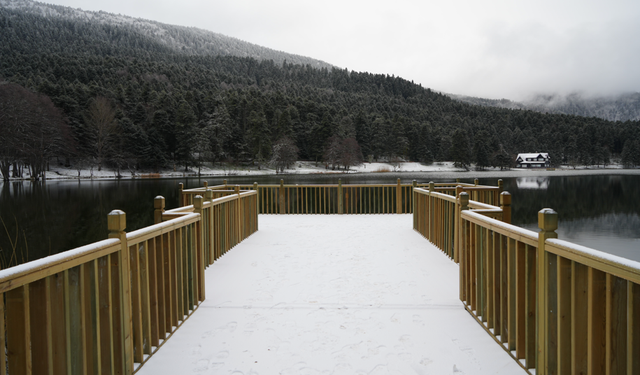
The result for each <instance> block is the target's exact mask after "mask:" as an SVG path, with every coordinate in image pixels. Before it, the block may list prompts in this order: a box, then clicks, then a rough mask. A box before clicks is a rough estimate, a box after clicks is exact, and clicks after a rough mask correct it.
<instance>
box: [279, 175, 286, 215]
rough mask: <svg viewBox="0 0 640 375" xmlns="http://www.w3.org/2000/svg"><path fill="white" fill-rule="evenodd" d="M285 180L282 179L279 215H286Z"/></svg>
mask: <svg viewBox="0 0 640 375" xmlns="http://www.w3.org/2000/svg"><path fill="white" fill-rule="evenodd" d="M284 195H285V194H284V180H283V179H280V190H279V191H278V211H280V212H278V213H279V214H281V215H283V214H284V209H285V204H284Z"/></svg>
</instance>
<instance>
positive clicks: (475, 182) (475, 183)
mask: <svg viewBox="0 0 640 375" xmlns="http://www.w3.org/2000/svg"><path fill="white" fill-rule="evenodd" d="M473 184H474V185H476V186H478V185H479V184H480V180H478V179H477V178H476V179H474V180H473Z"/></svg>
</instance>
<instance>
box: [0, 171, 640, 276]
mask: <svg viewBox="0 0 640 375" xmlns="http://www.w3.org/2000/svg"><path fill="white" fill-rule="evenodd" d="M479 175H480V176H481V175H482V174H481V173H479ZM280 178H281V177H280V176H273V175H271V176H258V177H256V176H252V177H227V179H228V181H229V183H230V184H235V183H240V184H246V183H253V182H258V183H260V184H276V183H279V181H280ZM338 178H341V179H342V182H343V183H344V184H347V183H395V182H396V180H397V178H401V180H402V182H403V183H410V182H411V181H412V180H414V179H415V180H417V181H418V182H428V181H430V180H433V181H436V182H439V181H452V179H447V180H444V179H439V178H434V177H433V176H430V175H427V174H425V173H400V174H392V173H383V174H351V175H342V176H336V175H287V176H285V177H284V179H285V182H286V183H299V184H304V183H337V182H338ZM223 179H224V177H216V178H211V177H209V178H202V179H197V178H189V179H186V178H181V179H155V180H153V179H136V180H121V181H114V180H93V181H88V180H81V181H77V180H66V181H47V182H45V183H32V182H29V181H21V182H9V183H0V218H1V219H2V221H0V258H1V259H2V262H3V265H5V266H6V265H7V264H8V263H9V262H11V263H15V259H16V258H17V259H18V260H19V262H22V261H23V260H27V259H30V260H33V259H37V258H40V257H43V256H47V255H50V254H54V253H57V252H60V251H64V250H68V249H72V248H75V247H78V246H82V245H85V244H88V243H91V242H95V241H98V240H102V239H104V238H106V237H107V214H108V213H109V212H110V211H111V210H113V209H121V210H123V211H125V212H126V213H127V231H132V230H135V229H139V228H142V227H145V226H147V225H150V224H152V223H153V199H154V197H155V196H157V195H162V196H164V197H165V198H166V202H167V208H173V207H176V205H177V201H178V183H180V182H182V183H184V184H185V188H191V187H198V186H202V183H203V181H208V182H209V184H210V185H216V184H220V183H222V180H223ZM502 179H503V181H504V187H505V190H506V191H509V192H510V193H511V194H512V196H513V211H512V212H513V223H514V224H517V225H520V226H523V227H525V228H527V229H532V230H535V231H537V222H536V221H537V212H538V211H539V210H540V209H542V208H545V207H550V208H553V209H555V210H556V211H557V212H558V215H559V221H560V224H559V230H558V234H559V237H560V238H562V239H565V240H568V241H571V242H575V243H579V244H581V245H584V246H588V247H592V248H596V249H599V250H603V251H607V252H610V253H613V254H616V255H620V256H624V257H628V258H631V259H635V260H639V261H640V216H639V215H640V176H638V175H608V176H571V177H538V178H535V177H533V178H532V177H527V178H502ZM461 181H463V182H472V180H471V179H461ZM480 183H481V184H487V185H494V186H495V185H496V184H497V178H487V179H482V178H481V179H480ZM14 249H15V251H14ZM12 259H13V260H12Z"/></svg>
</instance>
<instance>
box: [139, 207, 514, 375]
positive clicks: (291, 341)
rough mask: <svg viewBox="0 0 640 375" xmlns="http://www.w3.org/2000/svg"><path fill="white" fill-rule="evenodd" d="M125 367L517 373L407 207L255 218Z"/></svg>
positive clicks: (154, 370) (453, 267)
mask: <svg viewBox="0 0 640 375" xmlns="http://www.w3.org/2000/svg"><path fill="white" fill-rule="evenodd" d="M205 279H206V293H207V295H206V300H205V301H204V302H202V303H201V304H200V306H199V308H198V309H197V310H196V311H195V312H194V314H193V315H192V316H191V317H190V318H189V319H187V320H186V321H185V322H184V323H183V325H182V326H181V327H180V329H178V330H177V331H176V332H175V333H174V334H173V336H172V337H171V338H170V339H169V340H166V342H165V343H164V345H163V346H162V347H161V348H160V349H159V350H158V352H157V353H156V354H155V355H153V356H152V357H151V358H150V359H149V361H148V362H146V363H145V364H144V366H142V368H140V369H139V371H138V372H137V374H154V375H156V374H187V373H207V374H465V373H466V374H525V373H526V372H525V371H524V370H523V369H522V368H521V367H520V366H519V365H518V363H516V362H515V361H514V360H513V359H512V358H511V357H510V356H509V355H508V354H507V353H506V352H505V351H504V350H503V349H502V348H501V347H500V345H499V344H497V343H496V342H495V341H494V340H493V338H492V337H491V336H490V335H488V334H487V333H486V332H485V330H484V328H483V327H482V326H480V325H479V324H478V323H477V321H476V320H475V319H474V318H473V317H472V316H471V315H470V314H469V313H468V312H467V311H466V310H465V308H464V307H463V304H462V302H461V301H460V299H459V286H458V282H459V273H458V265H457V264H456V263H454V262H452V261H451V260H450V259H449V258H447V257H446V255H445V254H443V253H442V252H441V251H440V250H438V249H437V248H436V247H434V246H432V245H431V244H430V243H429V242H428V241H427V240H425V239H424V238H423V237H422V236H421V235H420V234H419V233H417V232H415V231H414V230H413V229H412V216H411V215H358V216H357V217H354V216H350V215H304V216H300V215H261V216H260V230H259V231H258V232H256V233H255V234H253V235H252V236H251V237H249V238H248V239H246V240H245V241H243V242H242V243H241V244H239V245H238V246H236V247H235V248H234V249H233V250H231V251H230V252H229V253H227V254H226V255H224V256H223V257H222V258H220V259H219V260H217V261H216V262H215V263H214V264H213V265H211V266H209V268H208V269H207V270H206V278H205Z"/></svg>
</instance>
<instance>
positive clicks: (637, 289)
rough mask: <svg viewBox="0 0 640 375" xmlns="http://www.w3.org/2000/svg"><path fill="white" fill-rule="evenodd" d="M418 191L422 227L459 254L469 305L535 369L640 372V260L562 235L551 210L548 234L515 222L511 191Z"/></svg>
mask: <svg viewBox="0 0 640 375" xmlns="http://www.w3.org/2000/svg"><path fill="white" fill-rule="evenodd" d="M414 195H415V197H414V199H415V202H416V210H415V211H414V212H415V213H414V228H415V229H416V230H417V231H419V232H420V233H422V234H423V235H425V237H427V238H429V239H430V241H431V242H433V243H434V244H435V245H436V246H438V247H439V248H440V249H441V250H443V251H444V252H445V253H447V254H448V255H449V256H451V251H452V250H451V249H454V250H453V251H454V252H455V251H456V250H457V251H458V253H454V256H451V257H452V258H454V259H456V258H455V255H457V261H459V264H460V299H461V300H462V301H463V303H464V306H465V308H466V309H467V310H468V311H469V312H470V313H471V314H472V316H474V317H475V318H476V319H477V320H478V322H479V323H481V324H482V325H483V327H485V329H486V330H487V332H488V333H489V334H490V335H491V336H492V337H493V338H494V339H495V340H496V341H497V342H498V343H500V344H501V345H502V346H503V348H504V349H505V350H506V351H507V352H508V353H509V354H510V355H511V356H512V357H513V358H514V359H515V360H517V361H518V363H520V364H521V365H522V367H523V368H525V369H526V370H527V371H528V372H529V373H532V374H533V373H535V374H638V373H640V356H638V353H640V286H639V285H638V284H639V283H640V263H638V262H635V261H630V260H626V259H623V258H619V257H617V256H614V255H610V254H606V253H603V252H600V251H598V250H594V249H589V248H586V247H583V246H578V245H575V244H572V243H569V242H567V241H562V240H558V239H557V234H556V233H555V230H556V229H557V222H558V221H557V214H556V213H555V212H554V211H553V210H551V209H543V210H541V211H540V212H539V213H538V226H539V228H540V232H533V231H529V230H525V229H522V228H520V227H517V226H514V225H511V224H509V222H510V211H509V209H508V204H506V203H509V204H510V196H508V193H502V195H501V199H502V202H503V206H502V207H496V206H490V205H486V204H480V203H479V202H474V201H470V200H469V194H468V193H465V192H462V193H460V194H459V195H458V199H451V198H450V197H447V196H444V195H442V194H439V193H437V192H434V191H430V192H428V191H424V189H414ZM500 211H502V212H500ZM456 213H457V218H455V216H456ZM452 216H454V219H453V221H452V220H451V217H452ZM499 219H501V220H499ZM445 222H447V223H449V224H443V223H445ZM450 226H454V228H453V229H451V228H450ZM452 232H453V235H452V234H451V233H452ZM425 233H426V234H425ZM451 243H454V244H453V245H451Z"/></svg>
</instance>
